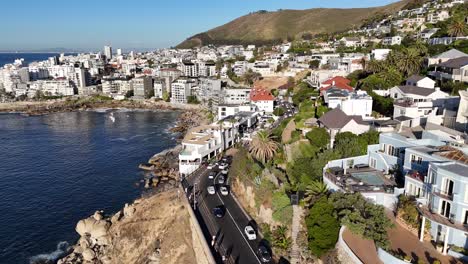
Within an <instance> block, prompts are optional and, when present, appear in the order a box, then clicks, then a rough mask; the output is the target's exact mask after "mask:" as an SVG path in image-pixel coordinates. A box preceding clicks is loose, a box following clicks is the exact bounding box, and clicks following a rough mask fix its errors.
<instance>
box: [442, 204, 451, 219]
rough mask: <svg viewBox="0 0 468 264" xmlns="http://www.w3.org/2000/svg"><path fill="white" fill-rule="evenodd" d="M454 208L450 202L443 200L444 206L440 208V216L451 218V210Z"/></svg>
mask: <svg viewBox="0 0 468 264" xmlns="http://www.w3.org/2000/svg"><path fill="white" fill-rule="evenodd" d="M451 207H452V204H450V203H449V202H448V201H445V200H442V204H441V207H440V214H441V215H442V216H445V217H447V218H450V209H451Z"/></svg>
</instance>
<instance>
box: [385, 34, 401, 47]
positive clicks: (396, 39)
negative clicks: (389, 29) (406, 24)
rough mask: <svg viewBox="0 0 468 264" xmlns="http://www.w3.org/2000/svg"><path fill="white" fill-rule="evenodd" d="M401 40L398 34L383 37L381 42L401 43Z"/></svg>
mask: <svg viewBox="0 0 468 264" xmlns="http://www.w3.org/2000/svg"><path fill="white" fill-rule="evenodd" d="M401 40H402V37H400V36H393V37H385V38H384V39H383V40H382V44H383V45H386V46H393V45H401Z"/></svg>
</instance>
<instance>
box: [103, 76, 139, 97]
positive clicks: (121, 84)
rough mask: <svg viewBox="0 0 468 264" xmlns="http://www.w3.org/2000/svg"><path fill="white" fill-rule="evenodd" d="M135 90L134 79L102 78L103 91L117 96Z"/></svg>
mask: <svg viewBox="0 0 468 264" xmlns="http://www.w3.org/2000/svg"><path fill="white" fill-rule="evenodd" d="M132 90H133V81H132V80H127V79H104V80H102V93H104V94H107V95H111V96H117V95H125V94H126V93H127V92H128V91H132Z"/></svg>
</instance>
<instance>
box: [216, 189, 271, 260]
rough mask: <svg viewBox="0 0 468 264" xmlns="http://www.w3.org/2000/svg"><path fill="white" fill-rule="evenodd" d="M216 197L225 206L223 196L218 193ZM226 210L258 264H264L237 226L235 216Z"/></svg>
mask: <svg viewBox="0 0 468 264" xmlns="http://www.w3.org/2000/svg"><path fill="white" fill-rule="evenodd" d="M216 195H217V196H218V199H219V200H220V201H221V203H223V205H224V201H223V199H221V196H219V193H216ZM225 208H226V212H227V213H228V214H229V216H230V217H231V219H232V222H233V223H234V225H236V227H237V230H239V232H240V234H241V236H242V238H243V239H244V241H245V243H247V246H249V248H250V250H251V251H252V253H253V254H254V256H255V259H256V260H257V261H258V263H262V262H261V261H260V259H259V258H258V256H257V254H255V251H254V250H253V248H252V246H250V243H249V241H248V240H247V239H246V238H245V236H244V233H242V230H241V229H240V228H239V226H238V225H237V223H236V221H235V220H234V217H233V216H232V215H231V213H230V212H229V209H227V207H226V206H225Z"/></svg>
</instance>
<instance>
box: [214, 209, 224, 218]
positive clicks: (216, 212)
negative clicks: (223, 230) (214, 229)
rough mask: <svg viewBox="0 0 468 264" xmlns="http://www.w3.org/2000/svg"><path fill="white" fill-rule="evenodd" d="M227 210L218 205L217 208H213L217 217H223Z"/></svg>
mask: <svg viewBox="0 0 468 264" xmlns="http://www.w3.org/2000/svg"><path fill="white" fill-rule="evenodd" d="M225 211H226V210H225V209H224V207H223V206H216V207H215V208H213V214H214V216H216V217H217V218H223V217H224V213H225Z"/></svg>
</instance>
